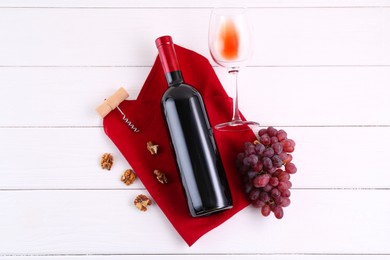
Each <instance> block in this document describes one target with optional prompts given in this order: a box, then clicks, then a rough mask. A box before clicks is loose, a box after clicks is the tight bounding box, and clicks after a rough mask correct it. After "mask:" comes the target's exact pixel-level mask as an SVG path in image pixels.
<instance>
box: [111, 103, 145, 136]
mask: <svg viewBox="0 0 390 260" xmlns="http://www.w3.org/2000/svg"><path fill="white" fill-rule="evenodd" d="M116 108H117V109H118V111H119V112H120V113H121V114H122V116H123V117H122V120H123V121H124V122H125V123H126V124H127V125H128V126H129V127H130V128H131V130H133V131H134V132H135V133H138V132H139V131H140V130H139V129H138V128H137V127H136V126H135V125H134V124H133V123H132V122H131V121H130V120H129V119H128V118H127V117H126V115H125V113H123V111H122V110H121V109H120V108H119V106H117V107H116Z"/></svg>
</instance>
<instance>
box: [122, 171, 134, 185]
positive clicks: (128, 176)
mask: <svg viewBox="0 0 390 260" xmlns="http://www.w3.org/2000/svg"><path fill="white" fill-rule="evenodd" d="M136 178H137V175H135V172H134V171H133V170H132V169H127V170H125V171H124V172H123V174H122V177H121V181H123V182H124V183H125V184H126V185H130V184H133V182H134V181H135V179H136Z"/></svg>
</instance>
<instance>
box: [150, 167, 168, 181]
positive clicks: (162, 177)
mask: <svg viewBox="0 0 390 260" xmlns="http://www.w3.org/2000/svg"><path fill="white" fill-rule="evenodd" d="M153 173H154V175H156V178H157V180H158V181H159V182H160V183H162V184H167V183H168V178H167V176H166V175H165V173H163V172H162V171H160V170H154V171H153Z"/></svg>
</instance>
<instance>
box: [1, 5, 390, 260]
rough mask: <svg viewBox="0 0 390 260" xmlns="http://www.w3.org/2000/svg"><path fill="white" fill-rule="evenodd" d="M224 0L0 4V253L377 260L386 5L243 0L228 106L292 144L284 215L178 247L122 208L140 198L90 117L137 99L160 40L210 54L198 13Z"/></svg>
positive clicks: (230, 225) (385, 145)
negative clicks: (247, 40)
mask: <svg viewBox="0 0 390 260" xmlns="http://www.w3.org/2000/svg"><path fill="white" fill-rule="evenodd" d="M235 2H236V1H222V0H219V1H205V0H201V1H194V2H192V1H176V0H170V1H164V2H160V1H123V0H115V1H108V0H100V1H87V0H84V1H70V0H69V1H65V0H62V1H61V0H59V1H47V0H38V1H34V2H32V1H23V0H20V1H8V0H3V1H0V96H1V97H2V101H1V103H0V148H1V149H0V158H1V159H0V259H1V260H2V259H18V260H19V259H42V258H43V257H45V258H44V259H56V260H60V259H61V260H62V259H78V260H79V259H99V260H100V259H154V258H156V257H159V258H162V259H199V258H203V257H213V258H215V259H257V258H262V259H266V260H274V259H282V260H284V259H286V260H287V259H288V260H295V259H330V258H332V259H342V260H345V259H381V260H382V259H389V258H390V246H389V245H390V221H389V219H390V202H389V198H390V174H389V170H388V166H387V163H388V159H389V156H390V152H389V147H390V138H389V134H390V113H389V112H388V111H389V110H390V47H389V46H390V1H385V0H383V1H379V0H376V1H368V0H367V1H365V0H356V1H352V0H340V1H330V0H315V1H306V0H294V1H283V0H280V1H273V0H263V1H249V0H248V1H243V3H244V4H246V5H247V6H248V7H249V9H250V15H251V18H252V21H253V23H254V26H255V40H256V46H257V48H256V50H255V55H254V58H253V59H252V61H251V62H250V64H249V67H248V68H245V69H244V70H243V71H242V73H241V77H240V84H241V85H240V87H241V88H240V98H241V100H242V101H244V102H241V108H242V109H241V110H242V112H243V113H244V114H245V115H246V117H248V118H250V119H253V120H256V121H260V122H261V123H262V125H264V126H268V125H274V126H277V127H283V128H284V129H286V130H287V132H288V133H289V135H290V136H291V137H293V138H294V139H295V140H296V142H297V145H298V146H297V150H296V152H295V153H294V160H295V162H296V164H297V166H298V173H297V174H296V175H294V176H293V179H292V180H293V190H292V204H291V205H290V206H289V207H288V208H287V209H286V211H285V217H284V218H283V219H282V220H276V219H274V218H270V217H268V218H264V217H261V216H260V215H259V213H258V212H256V211H255V210H254V209H253V208H251V207H248V208H246V209H244V210H243V211H242V212H240V213H238V214H237V215H236V216H234V217H233V218H231V219H230V220H228V221H227V222H226V223H224V224H223V225H222V226H220V227H218V228H216V229H214V230H213V231H211V232H209V233H208V234H206V235H205V236H204V237H202V238H201V239H200V240H199V241H198V242H196V243H195V244H194V245H193V246H192V247H191V248H189V247H188V246H187V245H186V244H185V243H184V242H183V240H182V239H181V238H180V236H179V235H178V234H177V233H176V231H175V230H174V229H173V227H172V226H171V224H170V223H169V221H168V220H167V219H166V218H165V216H164V215H163V214H162V212H161V211H160V209H159V208H158V206H156V205H154V206H152V207H151V208H150V210H149V211H148V212H146V213H141V212H139V211H138V210H137V209H136V208H134V207H133V206H132V205H131V201H132V198H133V197H134V196H135V195H136V194H138V193H141V192H142V193H147V191H146V190H145V188H144V187H143V185H142V183H141V182H140V181H139V180H138V181H136V183H135V184H134V185H132V186H130V187H126V186H124V185H123V184H122V183H121V182H120V180H119V178H120V175H121V172H122V171H123V169H125V168H127V167H128V165H127V164H126V162H125V160H124V159H123V157H122V156H121V155H120V153H119V152H118V151H117V150H116V148H115V146H114V145H113V144H112V143H111V142H110V140H108V138H107V137H106V136H105V134H104V132H103V129H102V123H101V120H100V119H99V117H98V116H97V115H96V113H95V111H94V108H95V107H96V106H97V105H98V104H99V103H100V101H101V100H103V99H104V98H106V97H107V96H108V95H110V94H111V93H112V92H113V91H115V90H116V89H117V88H118V87H119V86H124V87H125V88H126V89H127V90H128V91H129V92H130V95H131V98H136V96H137V94H138V93H139V90H140V88H141V86H142V83H143V82H144V80H145V78H146V76H147V75H148V72H149V70H150V68H151V66H152V63H153V61H154V59H155V57H156V54H157V51H156V50H155V47H154V39H155V38H156V37H158V36H160V35H163V34H171V35H172V36H173V37H174V40H175V41H176V42H177V43H178V44H180V45H182V46H184V47H187V48H190V49H193V50H194V51H197V52H199V53H201V54H203V55H204V56H206V57H207V58H210V55H209V53H208V50H207V24H208V18H209V14H210V11H211V8H212V7H213V6H217V5H234V4H235ZM156 19H157V21H158V22H156V21H155V20H156ZM178 21H180V22H178ZM194 21H196V22H194ZM215 70H216V72H217V75H218V76H219V78H220V80H221V82H222V83H223V84H225V85H226V86H227V84H228V81H227V75H226V72H225V71H224V70H223V69H221V68H218V67H215ZM227 90H228V92H229V93H231V92H232V90H231V89H230V88H229V87H227ZM104 152H112V153H113V154H114V156H115V158H116V163H115V165H114V167H113V169H112V170H111V172H106V171H102V170H101V169H100V166H99V158H100V156H101V154H102V153H104Z"/></svg>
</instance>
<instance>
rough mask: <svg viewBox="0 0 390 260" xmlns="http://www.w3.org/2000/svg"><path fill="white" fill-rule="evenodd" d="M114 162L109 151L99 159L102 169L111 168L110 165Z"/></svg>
mask: <svg viewBox="0 0 390 260" xmlns="http://www.w3.org/2000/svg"><path fill="white" fill-rule="evenodd" d="M113 164H114V157H113V156H112V154H110V153H105V154H103V155H102V158H101V159H100V166H101V167H102V169H107V170H111V167H112V165H113Z"/></svg>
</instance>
